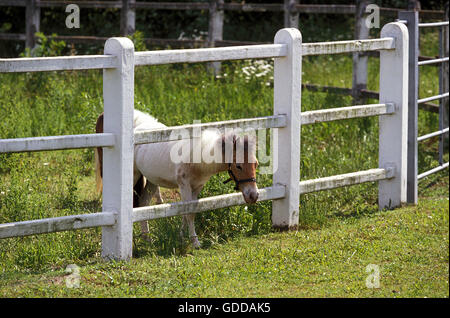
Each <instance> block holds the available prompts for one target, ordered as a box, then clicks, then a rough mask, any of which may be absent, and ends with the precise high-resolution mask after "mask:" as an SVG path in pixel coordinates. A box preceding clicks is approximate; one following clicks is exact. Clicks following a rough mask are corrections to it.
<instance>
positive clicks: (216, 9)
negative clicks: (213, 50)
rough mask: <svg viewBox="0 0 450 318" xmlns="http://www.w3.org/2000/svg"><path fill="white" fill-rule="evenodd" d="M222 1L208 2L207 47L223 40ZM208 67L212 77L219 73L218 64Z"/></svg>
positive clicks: (213, 63)
mask: <svg viewBox="0 0 450 318" xmlns="http://www.w3.org/2000/svg"><path fill="white" fill-rule="evenodd" d="M222 5H223V0H210V2H209V23H208V46H209V47H215V46H216V41H221V40H222V39H223V18H224V13H223V9H222V7H221V6H222ZM208 67H209V68H212V70H213V72H214V75H217V74H219V73H220V67H221V63H220V62H211V63H208Z"/></svg>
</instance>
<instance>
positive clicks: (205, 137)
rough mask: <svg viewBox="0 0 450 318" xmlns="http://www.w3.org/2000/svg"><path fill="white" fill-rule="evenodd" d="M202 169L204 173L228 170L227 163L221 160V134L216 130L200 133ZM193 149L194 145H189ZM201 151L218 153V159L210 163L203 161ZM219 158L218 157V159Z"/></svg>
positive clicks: (212, 173)
mask: <svg viewBox="0 0 450 318" xmlns="http://www.w3.org/2000/svg"><path fill="white" fill-rule="evenodd" d="M201 143H202V163H201V165H202V169H203V170H204V171H205V173H206V174H211V175H214V174H217V173H219V172H222V171H227V170H228V164H226V163H224V162H223V160H222V159H223V158H222V135H221V134H218V133H216V132H203V133H202V141H201ZM191 149H192V151H194V147H191ZM203 152H206V153H214V154H217V152H218V153H219V154H218V158H217V159H218V160H215V161H213V162H212V163H205V162H204V161H203V159H204V158H203ZM219 158H220V159H219Z"/></svg>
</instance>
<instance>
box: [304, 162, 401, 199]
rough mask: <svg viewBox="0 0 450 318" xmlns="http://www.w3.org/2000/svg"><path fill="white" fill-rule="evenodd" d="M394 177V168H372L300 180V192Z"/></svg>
mask: <svg viewBox="0 0 450 318" xmlns="http://www.w3.org/2000/svg"><path fill="white" fill-rule="evenodd" d="M392 177H394V169H393V168H387V169H370V170H365V171H358V172H352V173H346V174H340V175H335V176H331V177H324V178H318V179H312V180H306V181H300V194H307V193H311V192H317V191H323V190H330V189H335V188H340V187H345V186H351V185H356V184H361V183H365V182H373V181H379V180H385V179H390V178H392Z"/></svg>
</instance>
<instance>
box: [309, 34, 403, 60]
mask: <svg viewBox="0 0 450 318" xmlns="http://www.w3.org/2000/svg"><path fill="white" fill-rule="evenodd" d="M393 49H395V41H394V39H393V38H381V39H371V40H353V41H335V42H317V43H304V44H303V45H302V55H304V56H305V55H321V54H340V53H350V52H363V51H364V52H367V51H378V50H393Z"/></svg>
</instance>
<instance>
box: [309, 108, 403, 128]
mask: <svg viewBox="0 0 450 318" xmlns="http://www.w3.org/2000/svg"><path fill="white" fill-rule="evenodd" d="M394 112H395V105H394V104H391V103H387V104H372V105H358V106H350V107H341V108H330V109H320V110H313V111H307V112H302V113H301V122H302V125H309V124H314V123H320V122H327V121H334V120H341V119H350V118H360V117H370V116H379V115H389V114H392V113H394Z"/></svg>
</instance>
